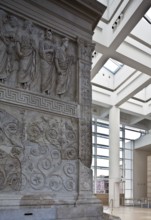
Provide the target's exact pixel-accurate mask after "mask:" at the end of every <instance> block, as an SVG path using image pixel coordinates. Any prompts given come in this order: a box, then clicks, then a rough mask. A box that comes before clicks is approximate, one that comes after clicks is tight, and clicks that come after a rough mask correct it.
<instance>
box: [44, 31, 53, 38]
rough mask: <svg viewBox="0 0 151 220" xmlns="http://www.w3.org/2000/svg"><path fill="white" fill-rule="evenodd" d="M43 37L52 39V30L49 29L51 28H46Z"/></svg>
mask: <svg viewBox="0 0 151 220" xmlns="http://www.w3.org/2000/svg"><path fill="white" fill-rule="evenodd" d="M45 38H46V39H49V40H52V31H51V29H46V32H45Z"/></svg>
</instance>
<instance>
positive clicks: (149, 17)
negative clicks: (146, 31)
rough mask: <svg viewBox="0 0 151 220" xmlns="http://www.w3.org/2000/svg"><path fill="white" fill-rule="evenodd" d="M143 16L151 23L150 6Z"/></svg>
mask: <svg viewBox="0 0 151 220" xmlns="http://www.w3.org/2000/svg"><path fill="white" fill-rule="evenodd" d="M144 17H145V19H146V20H147V21H148V22H149V23H150V24H151V8H150V9H149V10H148V11H147V12H146V14H145V15H144Z"/></svg>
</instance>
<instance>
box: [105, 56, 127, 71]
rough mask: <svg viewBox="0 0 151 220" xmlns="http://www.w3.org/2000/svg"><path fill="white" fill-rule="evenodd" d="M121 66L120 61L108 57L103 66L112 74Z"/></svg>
mask: <svg viewBox="0 0 151 220" xmlns="http://www.w3.org/2000/svg"><path fill="white" fill-rule="evenodd" d="M122 66H123V64H122V63H120V62H118V61H116V60H113V59H108V61H107V62H106V63H105V64H104V68H106V69H107V70H109V71H110V72H111V73H113V74H115V73H116V72H117V71H118V70H119V69H120V68H121V67H122Z"/></svg>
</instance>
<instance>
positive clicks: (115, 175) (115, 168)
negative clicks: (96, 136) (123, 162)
mask: <svg viewBox="0 0 151 220" xmlns="http://www.w3.org/2000/svg"><path fill="white" fill-rule="evenodd" d="M109 132H110V133H109V134H110V137H109V146H110V148H109V149H110V150H109V158H110V159H109V204H110V206H111V205H113V207H119V206H120V198H119V197H120V168H119V145H120V109H119V108H118V107H116V106H113V107H112V108H111V109H110V113H109Z"/></svg>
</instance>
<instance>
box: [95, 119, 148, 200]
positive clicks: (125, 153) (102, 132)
mask: <svg viewBox="0 0 151 220" xmlns="http://www.w3.org/2000/svg"><path fill="white" fill-rule="evenodd" d="M144 134H145V131H144V130H140V129H135V128H132V127H128V126H122V125H121V126H120V146H119V147H120V150H119V158H120V164H119V166H120V175H121V177H122V178H123V182H121V184H120V193H124V194H125V199H129V198H133V141H134V140H136V139H137V138H139V137H140V136H141V135H144ZM92 144H93V158H92V170H93V181H94V184H93V187H94V193H96V194H100V193H108V183H109V124H108V123H107V122H105V121H102V120H100V119H97V118H93V119H92Z"/></svg>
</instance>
